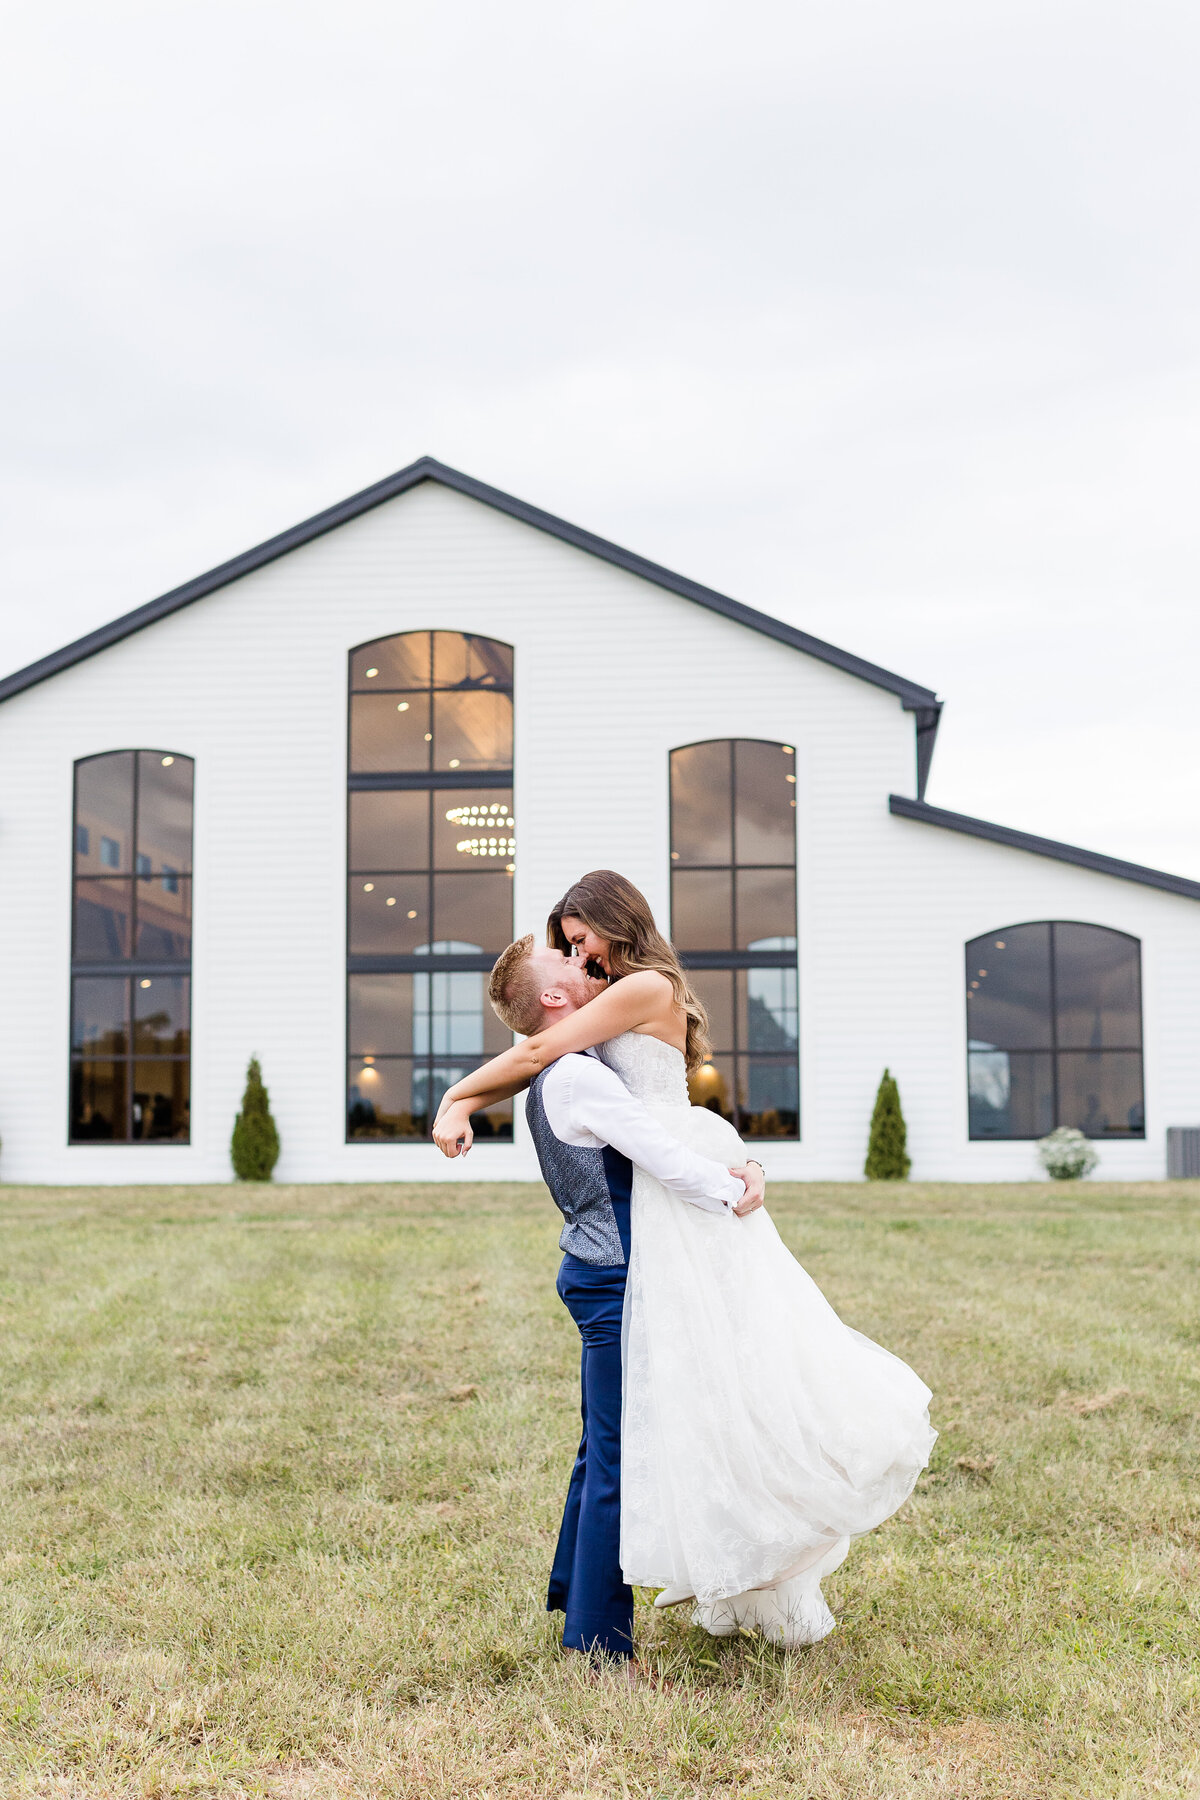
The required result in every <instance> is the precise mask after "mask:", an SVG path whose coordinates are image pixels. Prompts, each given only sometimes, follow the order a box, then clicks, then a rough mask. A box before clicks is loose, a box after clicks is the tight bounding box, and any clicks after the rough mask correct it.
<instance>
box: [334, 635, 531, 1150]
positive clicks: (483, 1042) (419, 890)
mask: <svg viewBox="0 0 1200 1800" xmlns="http://www.w3.org/2000/svg"><path fill="white" fill-rule="evenodd" d="M512 745H513V653H512V650H511V648H510V647H509V646H508V645H507V644H500V643H496V642H495V641H494V640H493V639H492V638H481V637H472V636H470V635H468V634H466V633H464V632H460V631H409V632H404V633H402V634H401V635H400V636H398V637H389V638H379V639H378V640H376V642H374V643H371V644H364V645H362V646H360V648H359V649H357V650H354V651H352V652H351V655H350V749H349V789H350V792H349V821H348V828H349V838H348V859H349V860H348V870H349V897H348V907H347V956H348V961H347V968H348V974H347V988H348V1005H347V1046H346V1047H347V1054H348V1078H347V1101H346V1135H347V1138H348V1140H350V1141H352V1142H379V1141H381V1140H385V1141H386V1140H404V1139H407V1140H410V1141H412V1142H418V1141H421V1140H427V1139H428V1136H429V1130H430V1127H431V1125H432V1123H433V1115H434V1113H435V1112H436V1110H437V1107H438V1104H439V1102H440V1100H441V1097H442V1095H443V1094H444V1093H445V1091H446V1089H447V1088H448V1087H451V1086H452V1085H453V1084H454V1082H456V1081H458V1080H460V1079H461V1077H462V1076H464V1075H466V1074H467V1073H469V1071H470V1070H471V1069H472V1068H474V1067H476V1066H477V1065H478V1064H479V1063H480V1062H482V1061H483V1060H484V1059H485V1058H486V1057H488V1056H491V1055H494V1054H495V1052H496V1051H497V1050H503V1049H506V1048H507V1047H508V1045H509V1044H510V1043H511V1042H512V1038H511V1035H510V1034H509V1033H508V1032H507V1031H505V1030H504V1029H503V1027H502V1026H501V1025H500V1023H499V1021H498V1020H497V1018H496V1017H495V1015H494V1014H493V1012H492V1009H491V1007H490V1006H489V1005H488V1004H487V1000H486V995H485V987H486V976H487V972H488V971H489V970H490V968H491V966H492V964H493V962H494V961H495V959H496V957H497V956H498V955H499V954H500V952H501V950H503V949H504V948H505V946H506V945H507V944H508V943H509V941H510V940H511V938H512V877H513V868H514V861H513V859H514V853H515V848H516V846H515V841H514V831H515V825H514V820H513V810H512V806H513V775H512V761H513V750H512ZM473 1123H474V1125H475V1131H476V1135H477V1136H478V1137H481V1138H487V1137H492V1138H499V1139H506V1140H507V1139H511V1137H512V1105H511V1102H510V1103H508V1104H506V1105H504V1106H498V1107H494V1108H493V1109H492V1110H491V1111H489V1112H487V1113H479V1114H477V1115H476V1117H475V1119H474V1121H473Z"/></svg>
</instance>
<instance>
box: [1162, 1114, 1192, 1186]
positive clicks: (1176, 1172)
mask: <svg viewBox="0 0 1200 1800" xmlns="http://www.w3.org/2000/svg"><path fill="white" fill-rule="evenodd" d="M1192 1178H1195V1179H1200V1125H1168V1126H1167V1179H1168V1181H1187V1180H1189V1179H1192Z"/></svg>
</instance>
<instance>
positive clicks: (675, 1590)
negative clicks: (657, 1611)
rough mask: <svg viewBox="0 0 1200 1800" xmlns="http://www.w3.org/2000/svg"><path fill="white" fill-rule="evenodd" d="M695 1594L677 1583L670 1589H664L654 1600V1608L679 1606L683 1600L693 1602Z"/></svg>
mask: <svg viewBox="0 0 1200 1800" xmlns="http://www.w3.org/2000/svg"><path fill="white" fill-rule="evenodd" d="M695 1598H696V1596H695V1594H694V1593H693V1592H692V1590H691V1588H690V1587H683V1586H681V1585H680V1584H679V1583H678V1582H677V1583H676V1584H675V1585H674V1586H672V1587H665V1588H664V1589H663V1591H662V1593H661V1594H659V1595H657V1597H656V1598H655V1601H654V1604H655V1606H679V1605H681V1604H682V1602H683V1601H685V1600H694V1599H695Z"/></svg>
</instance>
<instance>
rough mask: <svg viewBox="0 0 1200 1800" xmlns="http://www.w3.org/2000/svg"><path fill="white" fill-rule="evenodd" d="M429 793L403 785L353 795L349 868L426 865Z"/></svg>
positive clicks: (397, 867) (418, 866) (400, 867)
mask: <svg viewBox="0 0 1200 1800" xmlns="http://www.w3.org/2000/svg"><path fill="white" fill-rule="evenodd" d="M428 863H429V795H428V794H427V793H425V792H424V790H423V789H418V790H417V791H415V792H409V791H406V790H405V789H403V788H401V789H399V790H392V791H389V792H385V793H378V792H371V791H368V792H366V793H357V794H351V795H350V869H351V872H352V873H353V872H354V871H355V870H358V869H363V870H367V871H369V870H372V869H424V868H426V867H427V866H428Z"/></svg>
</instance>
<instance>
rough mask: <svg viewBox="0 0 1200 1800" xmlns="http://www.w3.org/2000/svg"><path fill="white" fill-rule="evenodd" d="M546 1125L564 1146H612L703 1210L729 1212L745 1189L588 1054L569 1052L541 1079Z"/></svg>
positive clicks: (597, 1059)
mask: <svg viewBox="0 0 1200 1800" xmlns="http://www.w3.org/2000/svg"><path fill="white" fill-rule="evenodd" d="M542 1107H543V1109H544V1111H545V1114H546V1122H547V1124H548V1125H549V1127H550V1129H551V1131H552V1132H553V1133H554V1135H555V1137H556V1138H560V1139H561V1140H562V1142H563V1143H564V1144H581V1145H584V1146H585V1147H586V1148H587V1149H589V1150H602V1149H603V1148H604V1146H605V1145H606V1144H611V1145H612V1147H613V1149H614V1150H617V1151H619V1152H620V1154H621V1155H622V1156H627V1157H628V1158H629V1160H630V1162H631V1163H635V1164H636V1165H637V1167H638V1168H639V1169H645V1171H646V1173H647V1175H653V1177H654V1179H655V1180H656V1181H661V1182H662V1184H663V1186H664V1187H665V1188H669V1189H670V1190H671V1192H672V1193H673V1194H678V1196H679V1198H680V1199H681V1200H687V1201H690V1202H691V1204H692V1205H693V1206H699V1207H702V1208H703V1209H704V1210H705V1211H706V1212H716V1213H722V1212H728V1211H729V1209H730V1208H731V1207H734V1206H736V1205H737V1203H738V1201H739V1200H740V1199H741V1198H742V1196H743V1195H744V1193H745V1191H746V1190H745V1188H744V1187H743V1185H742V1183H741V1182H740V1181H739V1180H738V1178H737V1176H736V1175H731V1174H730V1173H729V1170H728V1169H726V1168H723V1167H722V1165H721V1164H720V1163H716V1162H713V1161H712V1160H711V1159H710V1158H709V1157H707V1156H697V1155H696V1153H695V1151H694V1150H689V1149H687V1147H686V1146H685V1145H684V1144H681V1143H680V1142H679V1141H678V1140H677V1139H676V1138H673V1137H672V1136H671V1134H670V1132H669V1131H665V1130H664V1129H663V1127H662V1126H661V1125H660V1124H659V1123H658V1121H657V1119H655V1118H654V1117H653V1116H652V1115H651V1114H650V1113H649V1112H648V1111H647V1109H646V1108H645V1107H644V1106H643V1105H642V1102H641V1101H640V1100H638V1099H636V1098H635V1097H634V1095H632V1094H631V1093H630V1091H629V1089H628V1088H627V1087H626V1086H625V1083H624V1082H623V1081H622V1080H621V1078H620V1076H619V1075H618V1074H617V1073H616V1071H615V1070H613V1069H610V1068H609V1067H608V1065H607V1063H602V1062H601V1061H600V1060H599V1058H598V1057H596V1056H593V1055H592V1054H591V1053H590V1052H588V1053H582V1052H577V1051H572V1052H571V1053H570V1054H569V1055H567V1056H560V1057H559V1059H558V1061H557V1062H556V1063H552V1064H551V1065H550V1067H549V1068H548V1069H547V1071H546V1073H545V1075H544V1077H543V1078H542Z"/></svg>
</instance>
